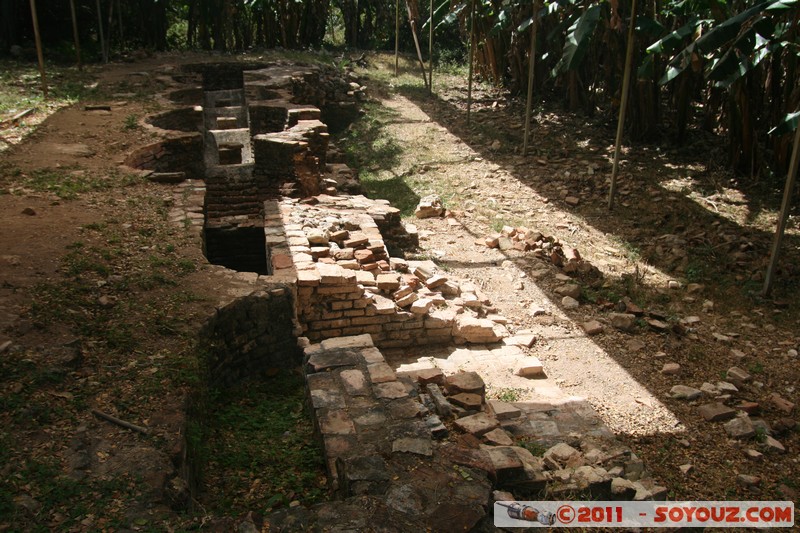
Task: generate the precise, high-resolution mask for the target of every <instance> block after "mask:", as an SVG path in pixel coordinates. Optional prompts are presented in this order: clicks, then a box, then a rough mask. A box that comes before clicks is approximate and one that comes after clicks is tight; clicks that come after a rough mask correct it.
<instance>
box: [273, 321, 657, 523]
mask: <svg viewBox="0 0 800 533" xmlns="http://www.w3.org/2000/svg"><path fill="white" fill-rule="evenodd" d="M303 344H305V346H306V347H305V361H306V363H305V366H306V384H307V394H308V402H309V409H310V410H311V412H312V414H313V417H314V421H315V427H316V429H317V432H318V434H319V436H320V439H321V440H322V443H323V448H324V453H325V459H326V463H327V467H328V473H329V477H330V481H331V484H332V487H333V489H334V491H335V495H336V496H337V497H338V498H339V499H340V500H341V501H337V502H330V503H323V504H319V505H316V506H314V507H312V508H309V509H306V508H303V507H295V508H290V509H288V510H284V511H280V512H277V513H275V514H273V515H271V516H270V517H269V518H268V521H269V527H270V530H271V531H272V530H277V531H288V530H312V529H315V528H319V527H333V528H337V527H338V528H348V527H350V528H355V529H356V530H361V529H371V528H372V527H373V526H374V522H371V521H370V520H369V518H368V517H365V514H368V513H365V511H364V507H363V506H364V505H368V506H369V508H370V509H380V510H381V513H382V515H381V524H382V528H381V530H382V531H417V530H419V531H443V532H445V531H446V532H449V531H472V530H476V529H478V530H483V528H489V529H491V526H492V524H493V517H492V516H491V505H492V502H493V501H495V500H506V501H507V500H514V499H518V500H530V499H542V498H547V497H550V498H555V499H598V500H646V499H664V498H665V497H666V489H665V488H663V487H660V486H658V485H656V484H655V483H653V481H652V479H650V477H649V475H648V474H647V471H646V470H645V469H644V466H643V465H642V463H641V461H639V460H638V458H637V457H636V456H635V455H634V454H633V453H631V451H630V450H629V449H628V448H626V447H625V446H624V445H622V444H621V443H619V442H618V441H616V440H615V439H614V437H613V435H612V434H611V433H610V432H609V431H608V430H607V429H606V428H605V427H604V426H602V424H601V423H599V421H598V423H597V425H596V427H595V429H594V430H593V431H592V434H591V435H588V436H587V435H584V436H577V435H575V434H574V433H572V432H570V433H569V435H568V432H569V430H570V428H571V423H572V422H573V420H574V419H577V418H578V417H586V416H590V417H591V416H593V414H592V413H591V409H589V412H581V413H579V412H571V411H569V410H568V409H566V408H564V407H562V408H556V407H553V406H550V407H549V408H546V407H545V406H541V405H536V404H509V403H505V402H501V401H498V400H490V401H488V402H487V401H486V398H485V386H484V384H483V381H482V380H481V378H480V376H478V375H477V374H475V373H474V372H462V373H458V374H453V375H449V376H445V375H443V374H442V372H441V371H440V370H438V369H434V368H428V369H419V370H416V371H414V372H409V373H402V374H401V373H395V372H394V371H393V370H392V368H391V367H390V366H389V365H388V364H387V362H386V360H385V359H384V357H383V355H382V354H381V352H380V351H379V350H378V349H377V348H375V346H374V345H373V343H372V340H371V338H370V336H369V335H360V336H354V337H340V338H337V339H328V340H325V341H322V342H321V343H319V344H313V345H311V344H308V343H307V342H303ZM567 441H569V442H567ZM526 446H527V447H526ZM529 448H530V449H529ZM531 449H533V450H536V452H537V454H536V455H534V454H533V453H532V452H531V451H530V450H531Z"/></svg>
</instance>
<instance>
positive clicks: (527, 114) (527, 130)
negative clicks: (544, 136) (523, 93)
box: [522, 0, 539, 156]
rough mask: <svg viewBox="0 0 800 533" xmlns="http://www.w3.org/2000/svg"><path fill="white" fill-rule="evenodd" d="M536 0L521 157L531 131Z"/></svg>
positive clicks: (525, 151) (524, 154)
mask: <svg viewBox="0 0 800 533" xmlns="http://www.w3.org/2000/svg"><path fill="white" fill-rule="evenodd" d="M538 3H539V2H538V1H537V0H533V18H532V20H531V55H530V58H529V59H528V100H527V102H526V103H525V139H524V140H523V142H522V155H523V156H526V155H528V139H529V137H530V131H531V107H533V74H534V70H535V69H534V64H535V63H536V27H537V23H536V22H537V20H536V19H537V15H538V14H539V9H538V7H539V6H538V5H537V4H538Z"/></svg>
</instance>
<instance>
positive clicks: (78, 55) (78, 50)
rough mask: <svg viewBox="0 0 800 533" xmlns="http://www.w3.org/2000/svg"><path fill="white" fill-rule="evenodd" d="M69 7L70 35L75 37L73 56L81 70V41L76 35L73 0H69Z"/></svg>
mask: <svg viewBox="0 0 800 533" xmlns="http://www.w3.org/2000/svg"><path fill="white" fill-rule="evenodd" d="M69 9H70V11H71V12H72V37H73V38H74V39H75V57H76V58H77V60H78V70H83V63H81V41H80V38H79V37H78V17H77V15H76V14H75V0H69Z"/></svg>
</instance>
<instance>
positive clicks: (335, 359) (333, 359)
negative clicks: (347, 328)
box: [308, 337, 372, 372]
mask: <svg viewBox="0 0 800 533" xmlns="http://www.w3.org/2000/svg"><path fill="white" fill-rule="evenodd" d="M349 338H352V337H349ZM328 340H339V339H328ZM322 342H323V343H325V342H327V341H322ZM370 342H372V341H371V340H370ZM323 348H324V346H323ZM356 364H358V358H357V356H356V354H355V353H354V352H350V351H327V350H323V351H319V352H317V353H314V354H312V355H311V356H310V357H309V358H308V369H309V371H310V372H320V371H322V370H328V369H331V368H338V367H343V366H355V365H356Z"/></svg>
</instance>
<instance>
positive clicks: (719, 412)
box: [697, 402, 736, 422]
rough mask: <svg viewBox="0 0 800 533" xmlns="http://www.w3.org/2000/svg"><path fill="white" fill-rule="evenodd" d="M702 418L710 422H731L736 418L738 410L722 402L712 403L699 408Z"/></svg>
mask: <svg viewBox="0 0 800 533" xmlns="http://www.w3.org/2000/svg"><path fill="white" fill-rule="evenodd" d="M697 410H698V412H699V413H700V416H702V417H703V418H705V419H706V420H707V421H708V422H721V421H724V420H730V419H731V418H733V417H735V416H736V410H734V409H731V408H730V407H728V406H727V405H725V404H723V403H720V402H712V403H707V404H704V405H701V406H700V407H698V408H697Z"/></svg>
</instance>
